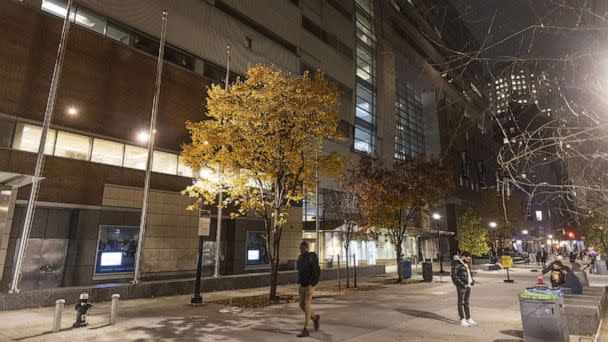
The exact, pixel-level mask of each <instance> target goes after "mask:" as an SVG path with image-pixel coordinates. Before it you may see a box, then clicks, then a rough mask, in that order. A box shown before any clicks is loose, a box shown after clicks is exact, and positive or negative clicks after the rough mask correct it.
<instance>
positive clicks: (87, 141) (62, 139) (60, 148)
mask: <svg viewBox="0 0 608 342" xmlns="http://www.w3.org/2000/svg"><path fill="white" fill-rule="evenodd" d="M90 153H91V138H89V137H86V136H84V135H80V134H74V133H68V132H59V133H57V144H56V146H55V155H56V156H57V157H65V158H72V159H80V160H89V157H90Z"/></svg>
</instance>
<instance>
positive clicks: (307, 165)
mask: <svg viewBox="0 0 608 342" xmlns="http://www.w3.org/2000/svg"><path fill="white" fill-rule="evenodd" d="M207 95H208V97H207V113H206V116H207V119H205V120H202V121H199V122H188V123H187V124H186V127H187V129H188V131H189V132H190V137H191V142H190V143H189V144H185V145H183V147H182V157H183V158H184V161H185V163H186V165H188V166H190V167H191V168H192V169H193V170H195V171H196V181H195V182H194V184H193V185H192V186H190V187H188V188H187V189H186V192H187V193H189V194H190V195H191V196H193V197H197V198H200V204H214V203H216V201H217V195H218V194H219V193H220V192H221V193H222V195H223V200H222V203H219V205H221V206H226V205H231V206H234V208H235V210H236V211H235V212H233V213H231V215H233V216H238V215H247V214H254V215H258V216H260V217H262V218H263V219H264V222H265V227H266V234H265V237H266V242H267V248H268V255H269V259H270V262H271V274H272V278H273V279H272V281H271V284H272V285H271V293H270V296H271V298H274V296H275V294H276V274H277V271H278V265H279V245H280V240H281V233H282V228H283V226H284V225H285V223H286V220H287V215H288V209H289V208H290V207H291V206H293V205H294V204H296V203H298V202H299V201H301V200H302V199H303V198H304V196H305V193H304V192H305V190H304V189H312V188H314V186H315V185H316V176H315V170H316V169H317V168H320V169H321V170H323V169H324V168H325V167H327V168H332V167H333V168H335V165H331V164H333V163H339V162H340V160H339V158H338V157H336V156H334V155H329V156H322V147H323V143H324V141H325V140H326V139H340V138H341V136H340V134H339V132H338V131H337V126H338V120H339V119H338V116H337V114H336V112H335V109H336V107H337V103H338V92H337V90H336V87H335V86H334V85H332V84H330V83H328V82H327V80H326V79H325V77H324V75H323V74H322V73H316V74H315V75H309V74H308V73H307V72H306V73H304V74H303V75H301V76H296V75H290V74H286V73H284V72H282V71H281V70H280V69H278V68H277V67H274V66H262V65H258V66H254V67H251V68H249V70H248V71H247V77H246V78H245V79H244V80H241V79H239V80H237V81H236V82H235V83H233V84H231V85H229V87H228V88H227V89H224V88H223V87H222V86H220V85H217V84H214V85H212V86H211V87H210V88H209V89H208V92H207Z"/></svg>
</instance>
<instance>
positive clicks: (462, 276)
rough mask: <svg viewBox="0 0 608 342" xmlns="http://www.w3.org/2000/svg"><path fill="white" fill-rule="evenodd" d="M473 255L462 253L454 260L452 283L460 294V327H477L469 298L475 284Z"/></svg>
mask: <svg viewBox="0 0 608 342" xmlns="http://www.w3.org/2000/svg"><path fill="white" fill-rule="evenodd" d="M470 263H471V254H470V253H469V252H462V253H460V256H458V255H455V256H454V260H452V274H451V276H452V282H453V283H454V285H456V291H457V293H458V317H459V318H460V325H462V326H463V327H472V326H476V325H477V322H475V321H474V320H473V319H472V318H471V312H470V309H469V297H470V296H471V287H472V286H473V285H474V284H475V280H474V279H473V274H472V272H471V268H470V266H469V265H470Z"/></svg>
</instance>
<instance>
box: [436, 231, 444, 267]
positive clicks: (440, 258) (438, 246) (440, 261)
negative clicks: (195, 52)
mask: <svg viewBox="0 0 608 342" xmlns="http://www.w3.org/2000/svg"><path fill="white" fill-rule="evenodd" d="M435 228H437V249H438V250H439V273H443V254H442V253H441V242H440V240H439V221H438V220H435Z"/></svg>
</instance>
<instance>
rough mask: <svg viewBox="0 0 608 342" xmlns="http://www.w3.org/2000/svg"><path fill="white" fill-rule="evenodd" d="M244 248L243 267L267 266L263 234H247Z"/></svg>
mask: <svg viewBox="0 0 608 342" xmlns="http://www.w3.org/2000/svg"><path fill="white" fill-rule="evenodd" d="M246 246H247V249H246V251H245V266H262V265H268V264H269V261H268V253H267V252H266V239H265V238H264V232H251V231H250V232H247V242H246Z"/></svg>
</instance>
